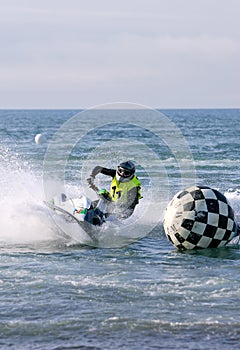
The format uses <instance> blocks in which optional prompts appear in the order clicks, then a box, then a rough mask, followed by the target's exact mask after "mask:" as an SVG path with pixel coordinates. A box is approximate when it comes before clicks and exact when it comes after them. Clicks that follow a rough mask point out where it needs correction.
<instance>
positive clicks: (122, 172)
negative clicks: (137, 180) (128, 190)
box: [116, 160, 135, 182]
mask: <svg viewBox="0 0 240 350" xmlns="http://www.w3.org/2000/svg"><path fill="white" fill-rule="evenodd" d="M134 173H135V165H134V163H133V162H132V161H131V160H128V161H126V162H122V163H120V164H119V165H118V167H117V171H116V178H117V180H118V181H119V182H128V181H130V180H131V179H132V178H133V176H134Z"/></svg>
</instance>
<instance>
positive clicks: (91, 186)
mask: <svg viewBox="0 0 240 350" xmlns="http://www.w3.org/2000/svg"><path fill="white" fill-rule="evenodd" d="M94 179H95V176H93V175H90V177H89V178H87V183H88V186H89V187H90V188H91V189H92V190H93V191H95V192H98V188H97V186H96V185H94Z"/></svg>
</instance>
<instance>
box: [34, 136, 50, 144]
mask: <svg viewBox="0 0 240 350" xmlns="http://www.w3.org/2000/svg"><path fill="white" fill-rule="evenodd" d="M46 141H47V137H46V134H37V135H36V136H35V142H36V143H37V144H40V143H44V142H46Z"/></svg>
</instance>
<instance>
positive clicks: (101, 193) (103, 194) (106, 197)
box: [98, 189, 112, 202]
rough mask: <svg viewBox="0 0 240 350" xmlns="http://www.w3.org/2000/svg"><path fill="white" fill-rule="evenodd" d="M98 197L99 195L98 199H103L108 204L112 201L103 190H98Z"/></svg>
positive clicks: (108, 194)
mask: <svg viewBox="0 0 240 350" xmlns="http://www.w3.org/2000/svg"><path fill="white" fill-rule="evenodd" d="M98 195H99V196H100V197H103V198H104V199H106V200H107V201H109V202H111V201H112V199H111V197H110V193H109V192H108V191H107V190H105V189H102V190H100V191H99V192H98Z"/></svg>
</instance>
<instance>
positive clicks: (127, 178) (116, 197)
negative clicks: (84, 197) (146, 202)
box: [87, 160, 142, 219]
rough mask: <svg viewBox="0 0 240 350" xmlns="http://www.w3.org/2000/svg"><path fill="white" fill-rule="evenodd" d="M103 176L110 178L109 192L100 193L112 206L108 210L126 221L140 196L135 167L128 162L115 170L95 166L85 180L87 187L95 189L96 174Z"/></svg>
mask: <svg viewBox="0 0 240 350" xmlns="http://www.w3.org/2000/svg"><path fill="white" fill-rule="evenodd" d="M99 173H101V174H104V175H107V176H111V177H112V182H111V186H110V192H107V191H105V192H103V191H100V194H104V196H105V198H106V196H107V198H106V199H108V200H110V201H111V203H112V204H110V205H109V207H108V209H109V211H110V212H115V213H116V214H117V216H118V217H119V218H121V219H126V218H128V217H129V216H130V215H132V213H133V211H134V209H135V207H136V205H137V204H138V202H139V199H141V198H142V196H141V192H140V189H141V182H140V180H139V179H138V178H137V176H136V175H135V165H134V163H133V162H132V161H130V160H128V161H125V162H122V163H120V164H119V165H118V167H117V170H115V169H108V168H103V167H101V166H96V167H95V168H94V169H93V170H92V173H91V175H90V177H89V178H88V179H87V181H88V184H89V187H91V188H93V189H96V187H95V185H94V179H95V176H96V175H97V174H99Z"/></svg>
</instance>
